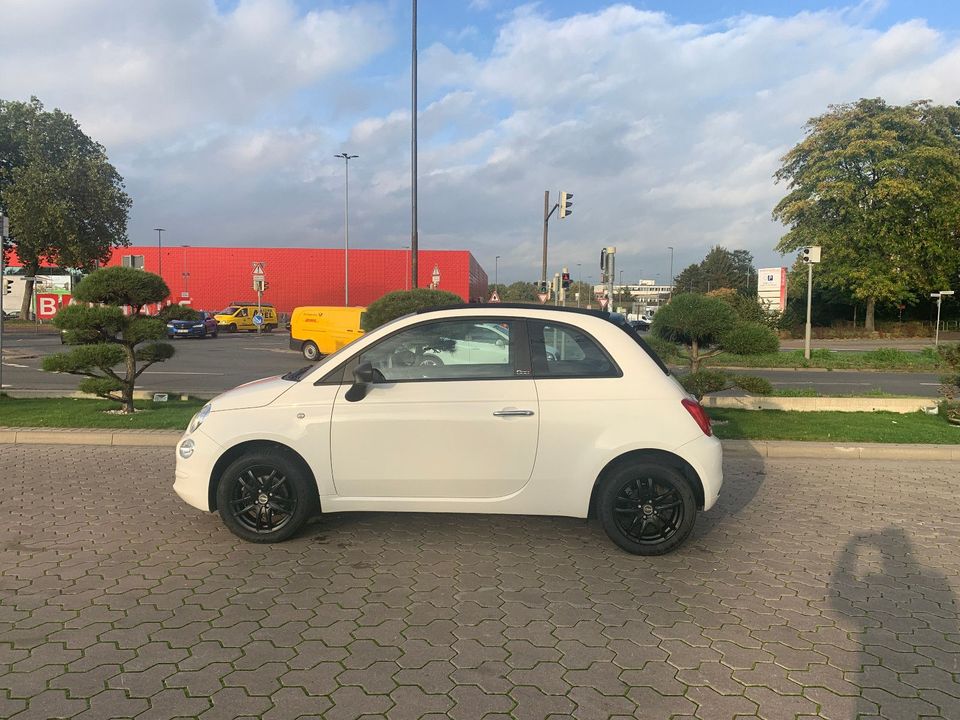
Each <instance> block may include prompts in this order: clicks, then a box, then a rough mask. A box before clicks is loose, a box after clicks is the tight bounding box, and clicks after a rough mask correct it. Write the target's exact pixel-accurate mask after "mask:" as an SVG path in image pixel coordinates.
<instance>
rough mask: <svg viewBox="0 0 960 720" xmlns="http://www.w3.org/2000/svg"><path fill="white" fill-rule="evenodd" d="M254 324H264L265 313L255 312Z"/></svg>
mask: <svg viewBox="0 0 960 720" xmlns="http://www.w3.org/2000/svg"><path fill="white" fill-rule="evenodd" d="M253 324H254V325H263V315H261V314H260V313H258V312H255V313H254V314H253Z"/></svg>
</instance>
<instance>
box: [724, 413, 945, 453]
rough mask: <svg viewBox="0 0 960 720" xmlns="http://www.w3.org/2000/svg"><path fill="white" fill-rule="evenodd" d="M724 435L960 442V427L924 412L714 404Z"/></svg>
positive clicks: (742, 438)
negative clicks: (732, 407)
mask: <svg viewBox="0 0 960 720" xmlns="http://www.w3.org/2000/svg"><path fill="white" fill-rule="evenodd" d="M707 412H708V413H709V414H710V417H711V419H712V420H714V425H713V431H714V434H715V435H716V436H717V437H718V438H720V439H722V440H815V441H822V442H873V443H913V444H923V445H960V427H957V426H954V425H950V424H949V423H947V421H946V420H944V419H943V418H942V417H940V416H939V415H927V414H925V413H922V412H915V413H906V414H900V413H891V412H800V411H797V410H730V409H727V408H709V409H708V411H707Z"/></svg>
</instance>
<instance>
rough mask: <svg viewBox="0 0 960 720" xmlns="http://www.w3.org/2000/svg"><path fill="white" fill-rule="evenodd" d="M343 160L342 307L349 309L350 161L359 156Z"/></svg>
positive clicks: (345, 156)
mask: <svg viewBox="0 0 960 720" xmlns="http://www.w3.org/2000/svg"><path fill="white" fill-rule="evenodd" d="M334 157H338V158H343V170H344V173H343V306H344V307H350V161H351V160H353V159H354V158H358V157H360V156H359V155H350V154H348V153H345V152H342V153H338V154H337V155H334Z"/></svg>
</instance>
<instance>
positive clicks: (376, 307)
mask: <svg viewBox="0 0 960 720" xmlns="http://www.w3.org/2000/svg"><path fill="white" fill-rule="evenodd" d="M462 304H463V298H461V297H460V296H459V295H456V294H454V293H452V292H447V291H446V290H430V289H428V288H416V289H414V290H397V291H396V292H392V293H387V294H386V295H384V296H383V297H382V298H380V299H379V300H376V301H374V302H372V303H370V305H369V306H368V307H367V311H366V312H365V313H364V315H363V329H364V330H366V331H370V330H373V329H375V328H378V327H380V326H381V325H383V324H384V323H388V322H390V321H391V320H395V319H396V318H398V317H403V316H404V315H409V314H410V313H413V312H416V311H417V310H426V309H427V308H433V307H442V306H444V305H462Z"/></svg>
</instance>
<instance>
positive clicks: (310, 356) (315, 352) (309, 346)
mask: <svg viewBox="0 0 960 720" xmlns="http://www.w3.org/2000/svg"><path fill="white" fill-rule="evenodd" d="M301 351H302V352H303V356H304V357H305V358H306V359H307V360H309V361H310V362H313V361H314V360H316V359H317V358H319V357H320V348H318V347H317V344H316V343H315V342H313V340H307V341H306V342H305V343H304V344H303V348H302V350H301Z"/></svg>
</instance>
